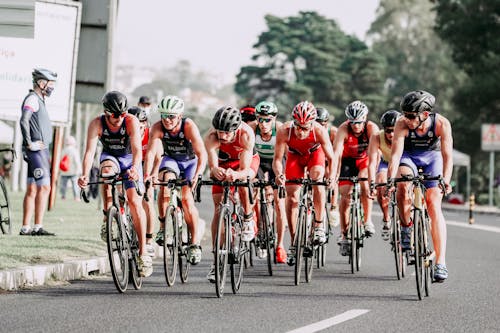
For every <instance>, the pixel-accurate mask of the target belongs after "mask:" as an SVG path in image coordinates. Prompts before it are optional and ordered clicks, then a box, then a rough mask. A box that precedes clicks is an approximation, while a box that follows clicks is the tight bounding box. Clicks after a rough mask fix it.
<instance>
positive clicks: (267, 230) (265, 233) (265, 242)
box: [259, 205, 274, 276]
mask: <svg viewBox="0 0 500 333" xmlns="http://www.w3.org/2000/svg"><path fill="white" fill-rule="evenodd" d="M272 213H273V212H272ZM260 215H261V221H262V227H263V228H264V230H261V232H260V234H261V235H262V238H261V240H260V242H259V243H261V244H259V246H261V247H262V246H264V247H265V250H266V252H267V271H268V272H269V276H273V266H272V263H273V258H274V254H273V251H272V248H271V242H272V241H273V237H274V235H273V231H272V225H271V220H270V218H269V212H268V210H267V205H261V213H260ZM272 247H274V244H273V245H272Z"/></svg>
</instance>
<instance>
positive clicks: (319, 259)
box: [316, 189, 333, 268]
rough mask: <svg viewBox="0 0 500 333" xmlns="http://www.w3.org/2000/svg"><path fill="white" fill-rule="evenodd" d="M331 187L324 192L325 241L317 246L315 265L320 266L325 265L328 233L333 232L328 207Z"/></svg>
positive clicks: (330, 200) (331, 194) (331, 195)
mask: <svg viewBox="0 0 500 333" xmlns="http://www.w3.org/2000/svg"><path fill="white" fill-rule="evenodd" d="M332 191H333V189H329V190H327V192H326V194H327V195H326V202H325V221H327V222H326V223H325V237H326V238H325V242H324V243H323V244H321V245H320V246H319V247H318V254H317V256H316V267H317V268H321V267H325V264H326V247H327V245H328V243H329V241H330V235H332V234H333V229H332V226H331V225H330V222H329V221H330V219H331V217H330V209H329V207H328V206H329V204H331V202H332V197H333V192H332Z"/></svg>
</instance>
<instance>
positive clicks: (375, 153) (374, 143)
mask: <svg viewBox="0 0 500 333" xmlns="http://www.w3.org/2000/svg"><path fill="white" fill-rule="evenodd" d="M379 133H380V132H379ZM379 133H373V134H372V136H371V137H370V143H369V144H368V181H369V182H370V183H372V182H375V175H376V173H377V166H378V162H379V161H380V153H379V147H380V136H379Z"/></svg>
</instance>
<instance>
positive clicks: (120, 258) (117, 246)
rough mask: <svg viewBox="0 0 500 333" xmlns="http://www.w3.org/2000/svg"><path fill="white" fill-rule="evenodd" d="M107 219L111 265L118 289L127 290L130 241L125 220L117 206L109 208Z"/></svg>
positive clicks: (121, 291)
mask: <svg viewBox="0 0 500 333" xmlns="http://www.w3.org/2000/svg"><path fill="white" fill-rule="evenodd" d="M107 217H108V218H107V221H106V232H107V242H106V243H107V249H108V258H109V266H110V269H111V275H112V276H113V282H114V283H115V286H116V289H117V290H118V291H119V292H120V293H123V292H125V290H127V285H128V279H129V275H128V274H129V273H128V269H129V261H128V246H129V245H128V242H127V235H126V231H125V225H124V221H122V217H121V214H120V213H119V212H118V209H117V208H116V207H115V206H112V207H111V208H110V209H108V213H107Z"/></svg>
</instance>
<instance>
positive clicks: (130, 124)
mask: <svg viewBox="0 0 500 333" xmlns="http://www.w3.org/2000/svg"><path fill="white" fill-rule="evenodd" d="M124 121H126V122H127V124H126V126H127V134H128V135H129V136H130V148H131V149H132V165H133V166H134V167H135V168H136V170H138V169H139V167H140V165H141V163H142V143H141V141H142V139H141V131H140V129H139V120H138V119H137V118H136V117H133V116H129V115H128V116H127V117H126V118H125V120H124Z"/></svg>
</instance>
